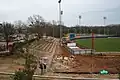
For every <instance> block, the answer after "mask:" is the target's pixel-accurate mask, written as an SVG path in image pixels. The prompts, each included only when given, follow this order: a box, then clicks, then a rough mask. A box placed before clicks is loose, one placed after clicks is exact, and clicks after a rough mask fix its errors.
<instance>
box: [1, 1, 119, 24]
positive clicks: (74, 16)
mask: <svg viewBox="0 0 120 80" xmlns="http://www.w3.org/2000/svg"><path fill="white" fill-rule="evenodd" d="M62 10H63V11H64V14H63V16H62V21H63V22H64V24H65V25H67V26H73V25H77V24H78V16H79V15H81V16H82V22H81V24H82V25H103V17H104V16H106V17H107V20H106V24H119V23H120V0H62ZM33 14H39V15H40V16H42V17H43V18H44V19H45V20H47V21H51V20H55V21H58V20H59V17H58V0H0V21H9V22H13V21H15V20H22V21H26V20H27V18H28V17H29V16H32V15H33Z"/></svg>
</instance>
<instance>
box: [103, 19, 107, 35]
mask: <svg viewBox="0 0 120 80" xmlns="http://www.w3.org/2000/svg"><path fill="white" fill-rule="evenodd" d="M103 19H104V35H105V26H106V19H107V17H103Z"/></svg>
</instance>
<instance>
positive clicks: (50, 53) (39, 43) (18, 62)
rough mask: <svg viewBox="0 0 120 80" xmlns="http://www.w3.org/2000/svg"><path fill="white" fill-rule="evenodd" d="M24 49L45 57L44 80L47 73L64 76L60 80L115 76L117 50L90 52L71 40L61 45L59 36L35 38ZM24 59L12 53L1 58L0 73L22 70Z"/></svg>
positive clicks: (52, 75) (119, 58) (116, 73)
mask: <svg viewBox="0 0 120 80" xmlns="http://www.w3.org/2000/svg"><path fill="white" fill-rule="evenodd" d="M71 47H73V48H71ZM23 48H28V50H29V53H31V54H34V55H35V56H37V59H38V61H39V59H40V58H45V59H46V64H47V72H46V73H45V74H44V75H43V78H44V79H46V78H47V77H50V76H51V78H55V77H57V78H56V79H61V77H63V78H62V80H63V79H65V80H66V79H67V78H68V79H72V78H73V79H74V78H108V79H116V78H118V73H119V66H120V64H119V63H120V62H119V61H120V55H119V53H110V54H105V53H104V54H102V53H99V54H98V53H97V54H92V55H91V51H92V50H90V49H83V48H82V49H81V48H80V47H77V46H76V43H74V42H73V41H72V42H69V43H67V45H66V43H62V44H61V43H59V39H57V38H52V37H46V38H41V39H40V40H35V41H33V42H32V43H30V45H29V46H27V47H23ZM76 48H77V49H76ZM72 50H73V51H72ZM94 53H95V52H94ZM24 62H25V60H24V59H23V58H21V57H16V56H14V55H12V56H9V57H4V58H2V57H0V66H1V67H0V71H1V73H0V74H1V75H8V74H11V73H14V71H16V70H18V69H23V68H24V67H23V65H24ZM101 70H107V71H108V72H109V73H108V74H105V75H104V74H103V75H102V74H100V71H101ZM40 73H41V71H40V69H39V63H38V66H37V69H36V71H35V75H40ZM45 76H47V77H45ZM2 77H3V76H2ZM66 77H67V78H66ZM43 78H42V79H43ZM51 78H50V79H51ZM56 79H55V80H56ZM52 80H53V79H52Z"/></svg>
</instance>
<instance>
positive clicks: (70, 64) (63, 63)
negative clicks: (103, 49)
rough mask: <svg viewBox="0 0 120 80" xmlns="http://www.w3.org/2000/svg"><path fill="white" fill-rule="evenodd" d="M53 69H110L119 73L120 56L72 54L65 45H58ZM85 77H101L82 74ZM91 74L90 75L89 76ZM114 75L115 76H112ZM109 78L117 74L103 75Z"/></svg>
mask: <svg viewBox="0 0 120 80" xmlns="http://www.w3.org/2000/svg"><path fill="white" fill-rule="evenodd" d="M52 67H53V71H54V72H68V73H67V74H69V73H74V74H76V75H77V73H80V72H98V73H99V72H100V70H103V69H105V70H108V71H109V73H117V72H119V71H118V69H120V56H119V55H114V53H113V54H110V55H109V54H107V55H104V56H100V55H94V56H88V55H72V54H70V53H69V52H68V51H67V50H66V49H65V48H64V47H60V46H58V47H57V51H56V54H55V55H54V59H53V66H52ZM82 75H83V76H84V77H95V76H97V77H100V76H101V75H100V74H94V75H92V76H91V75H90V74H82ZM88 75H89V76H88ZM111 75H114V76H111ZM103 76H107V77H109V78H117V74H108V75H103Z"/></svg>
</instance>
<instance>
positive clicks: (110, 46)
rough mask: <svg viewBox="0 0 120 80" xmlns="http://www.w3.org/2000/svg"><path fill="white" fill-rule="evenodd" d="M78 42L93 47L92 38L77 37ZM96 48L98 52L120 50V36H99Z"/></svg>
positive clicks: (96, 40)
mask: <svg viewBox="0 0 120 80" xmlns="http://www.w3.org/2000/svg"><path fill="white" fill-rule="evenodd" d="M76 42H77V43H78V44H80V45H82V46H86V47H88V48H91V46H92V45H91V39H77V40H76ZM95 50H96V51H97V52H109V51H111V52H118V51H120V38H97V39H95Z"/></svg>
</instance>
